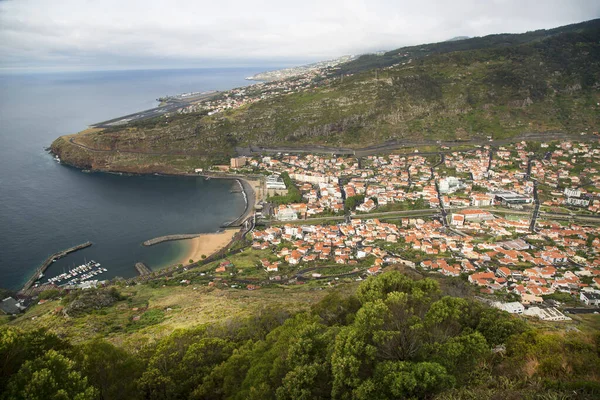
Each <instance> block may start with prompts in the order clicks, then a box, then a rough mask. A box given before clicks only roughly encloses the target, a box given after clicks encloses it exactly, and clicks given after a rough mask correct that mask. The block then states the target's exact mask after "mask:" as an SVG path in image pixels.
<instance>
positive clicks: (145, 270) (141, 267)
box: [135, 262, 152, 276]
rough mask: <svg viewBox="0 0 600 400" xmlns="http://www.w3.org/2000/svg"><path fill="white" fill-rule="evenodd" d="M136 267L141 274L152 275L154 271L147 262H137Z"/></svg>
mask: <svg viewBox="0 0 600 400" xmlns="http://www.w3.org/2000/svg"><path fill="white" fill-rule="evenodd" d="M135 269H136V270H137V272H138V274H140V276H144V275H150V274H151V273H152V271H151V270H150V268H148V267H147V266H146V264H144V263H142V262H137V263H135Z"/></svg>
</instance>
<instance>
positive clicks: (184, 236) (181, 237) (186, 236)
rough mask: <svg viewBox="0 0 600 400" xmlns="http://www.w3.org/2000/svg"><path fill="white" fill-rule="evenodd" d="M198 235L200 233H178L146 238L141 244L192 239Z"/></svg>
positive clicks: (150, 244)
mask: <svg viewBox="0 0 600 400" xmlns="http://www.w3.org/2000/svg"><path fill="white" fill-rule="evenodd" d="M198 236H200V233H184V234H180V235H166V236H160V237H157V238H154V239H150V240H146V241H145V242H144V243H143V244H144V246H152V245H155V244H158V243H162V242H168V241H170V240H184V239H193V238H196V237H198Z"/></svg>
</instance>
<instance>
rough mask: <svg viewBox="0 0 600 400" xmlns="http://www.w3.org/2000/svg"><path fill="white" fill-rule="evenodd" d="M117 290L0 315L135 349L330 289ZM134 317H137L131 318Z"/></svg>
mask: <svg viewBox="0 0 600 400" xmlns="http://www.w3.org/2000/svg"><path fill="white" fill-rule="evenodd" d="M347 282H348V283H347V284H344V283H340V286H339V289H341V290H343V291H351V290H353V288H354V287H355V286H356V284H355V283H350V282H351V281H347ZM120 292H121V294H122V295H123V296H124V297H125V300H121V301H118V302H116V303H115V304H113V305H112V306H110V307H106V308H103V309H101V310H95V311H92V312H90V313H87V314H84V315H82V316H78V317H68V316H64V315H63V314H62V312H56V310H57V308H58V307H62V304H61V300H53V301H49V302H46V303H44V304H41V305H35V306H33V307H31V308H30V309H29V310H28V311H27V312H26V313H25V314H23V315H21V316H20V317H18V318H17V319H15V320H12V321H8V317H3V318H2V320H0V321H4V323H7V324H9V325H17V326H20V327H21V328H24V329H36V328H41V327H45V328H48V329H49V330H50V331H52V332H54V333H56V334H58V335H60V336H61V337H67V338H69V339H70V340H71V341H72V342H74V343H78V342H84V341H86V340H89V339H93V338H94V337H96V336H102V337H105V338H106V339H107V340H109V341H110V342H112V343H114V344H116V345H119V346H123V347H127V348H134V349H135V348H138V347H139V346H141V345H143V344H144V343H147V342H151V341H155V340H157V339H160V338H162V337H164V336H166V335H169V334H170V333H171V332H173V331H174V330H176V329H180V328H189V327H193V326H197V325H200V324H206V323H217V322H225V321H227V320H229V319H232V318H237V317H244V316H249V315H252V314H257V313H260V312H261V310H263V309H268V308H280V309H284V310H288V311H291V312H293V311H301V310H306V309H308V308H310V306H311V305H312V304H314V303H315V302H317V301H319V300H320V299H321V298H322V297H324V296H325V295H326V293H327V292H328V290H327V285H323V284H321V283H317V282H313V283H311V284H306V285H294V286H279V285H273V286H272V287H264V288H261V289H258V290H253V291H249V290H246V289H231V288H224V289H219V288H213V287H208V286H207V285H206V284H204V285H202V286H201V285H195V284H190V285H187V284H179V285H178V286H164V287H158V288H153V287H151V286H150V285H147V284H144V285H137V286H134V287H122V288H120ZM135 317H139V320H134V319H136V318H135ZM1 323H2V322H0V324H1Z"/></svg>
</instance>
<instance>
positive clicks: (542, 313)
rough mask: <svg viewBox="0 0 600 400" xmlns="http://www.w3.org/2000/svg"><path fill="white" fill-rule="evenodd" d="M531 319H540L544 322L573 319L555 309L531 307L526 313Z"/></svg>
mask: <svg viewBox="0 0 600 400" xmlns="http://www.w3.org/2000/svg"><path fill="white" fill-rule="evenodd" d="M524 314H525V315H527V316H529V317H538V318H539V319H541V320H542V321H570V320H571V318H569V317H567V316H566V315H564V314H563V313H561V312H560V311H558V310H557V309H556V308H554V307H550V308H539V307H529V308H528V309H527V310H525V312H524Z"/></svg>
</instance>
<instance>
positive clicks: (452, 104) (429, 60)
mask: <svg viewBox="0 0 600 400" xmlns="http://www.w3.org/2000/svg"><path fill="white" fill-rule="evenodd" d="M599 43H600V20H594V21H590V22H586V23H582V24H577V25H572V26H567V27H562V28H557V29H555V30H550V31H541V32H540V31H536V32H531V33H525V34H522V35H492V36H488V37H484V38H473V39H466V40H461V41H455V42H443V43H439V44H434V45H426V46H424V47H423V48H424V49H428V50H427V52H426V53H427V54H425V56H421V57H415V58H412V59H411V58H409V57H404V56H403V58H402V59H397V58H395V56H393V53H394V52H390V53H386V55H384V56H382V57H381V60H384V61H385V62H383V63H380V62H379V61H377V62H367V61H368V60H365V59H363V58H359V59H357V60H355V61H352V62H350V63H348V64H345V65H343V66H342V67H341V71H346V72H353V71H358V72H356V73H354V74H351V75H343V76H338V75H337V73H338V72H336V73H334V74H333V75H330V76H327V77H324V78H322V79H319V80H317V82H315V83H314V84H312V85H308V86H307V87H306V88H305V89H303V90H299V91H297V92H295V93H291V94H281V95H278V96H275V97H272V98H268V99H266V100H262V101H258V102H256V103H253V104H250V105H246V106H243V107H240V108H237V109H234V110H229V111H226V112H224V113H219V114H215V115H212V116H207V115H205V113H203V114H186V115H175V116H172V117H169V118H166V119H165V118H161V119H158V120H148V121H144V122H140V123H137V124H131V125H128V126H125V127H123V128H118V129H117V128H111V129H108V130H103V131H98V130H90V131H85V132H83V133H80V134H78V135H75V136H63V137H61V138H59V139H57V140H56V141H55V142H54V143H53V144H52V150H53V152H55V153H56V154H58V155H59V156H60V157H61V159H62V160H63V161H64V162H66V163H69V164H72V165H76V166H79V167H82V168H94V169H104V170H115V171H131V172H183V171H190V170H191V169H192V168H194V167H201V166H206V165H207V164H210V163H214V162H220V161H223V160H225V159H227V157H229V156H231V155H233V154H235V148H236V146H248V145H258V146H261V145H263V146H264V145H269V146H292V147H302V146H307V145H324V146H334V147H335V146H343V147H349V148H356V147H364V146H368V145H373V144H379V143H382V142H385V141H387V140H406V141H409V140H413V139H419V140H431V141H435V140H456V139H461V140H465V139H476V140H479V139H481V140H485V139H486V138H487V136H492V137H493V138H495V139H502V138H510V137H513V136H515V135H517V134H519V133H524V132H550V131H561V132H567V133H579V132H582V131H588V130H597V127H598V125H599V124H600V109H599V106H598V103H599V102H600V79H599V77H600V44H599ZM407 49H409V48H405V49H401V50H402V51H404V52H405V53H406V52H408V50H407ZM396 54H397V53H396ZM373 57H376V56H373ZM378 60H379V59H378ZM402 60H405V61H402ZM374 67H385V68H380V69H375V70H373V68H374Z"/></svg>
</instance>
